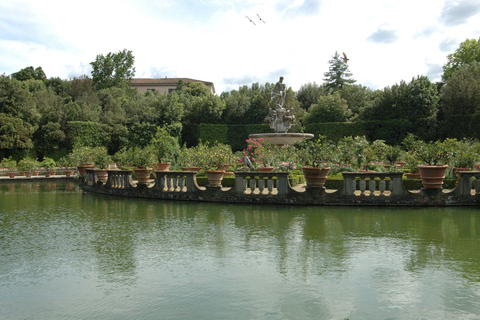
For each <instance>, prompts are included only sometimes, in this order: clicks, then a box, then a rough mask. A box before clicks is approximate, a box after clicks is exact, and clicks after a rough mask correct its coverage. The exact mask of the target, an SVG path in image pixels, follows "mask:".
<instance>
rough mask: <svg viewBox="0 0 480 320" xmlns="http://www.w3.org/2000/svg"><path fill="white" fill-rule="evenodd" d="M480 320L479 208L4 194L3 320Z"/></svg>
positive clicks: (5, 189)
mask: <svg viewBox="0 0 480 320" xmlns="http://www.w3.org/2000/svg"><path fill="white" fill-rule="evenodd" d="M346 318H348V319H350V320H354V319H480V210H479V209H477V208H415V209H406V208H385V207H375V208H361V207H355V208H351V207H333V208H332V207H310V206H265V205H261V206H260V205H258V206H256V205H244V204H209V203H189V202H168V201H155V200H141V199H125V198H117V197H109V196H101V195H95V194H88V193H83V192H82V191H81V190H80V189H79V188H78V186H77V185H75V184H74V183H59V182H57V183H50V182H40V183H38V182H37V183H17V182H15V183H0V319H1V320H4V319H5V320H7V319H8V320H10V319H341V320H343V319H346Z"/></svg>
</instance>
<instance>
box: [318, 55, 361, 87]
mask: <svg viewBox="0 0 480 320" xmlns="http://www.w3.org/2000/svg"><path fill="white" fill-rule="evenodd" d="M328 63H329V64H330V67H329V69H328V72H325V73H324V76H325V78H324V79H323V80H324V81H325V86H326V87H327V88H328V89H329V90H330V91H331V92H335V91H337V90H340V89H342V88H343V87H344V86H345V85H347V84H353V83H355V82H356V81H355V80H353V79H349V78H350V77H351V76H352V74H351V73H350V71H349V70H348V65H347V63H346V62H345V61H344V60H343V59H342V58H341V57H340V55H339V54H338V52H335V54H334V55H333V57H332V60H330V61H328Z"/></svg>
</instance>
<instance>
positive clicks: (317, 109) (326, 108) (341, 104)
mask: <svg viewBox="0 0 480 320" xmlns="http://www.w3.org/2000/svg"><path fill="white" fill-rule="evenodd" d="M351 114H352V112H351V111H350V110H349V109H348V105H347V102H346V101H345V100H344V99H342V98H341V97H340V94H339V93H338V92H334V93H333V94H329V95H327V96H321V97H319V98H318V100H317V102H316V103H315V104H313V105H312V106H311V107H310V109H309V110H308V113H307V115H306V116H305V124H308V123H315V122H345V121H347V119H348V118H349V117H350V115H351Z"/></svg>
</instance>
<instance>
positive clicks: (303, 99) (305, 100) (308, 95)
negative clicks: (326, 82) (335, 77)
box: [296, 82, 328, 111]
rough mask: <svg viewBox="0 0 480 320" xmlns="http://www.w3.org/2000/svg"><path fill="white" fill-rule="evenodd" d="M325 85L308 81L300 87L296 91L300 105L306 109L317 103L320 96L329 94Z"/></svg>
mask: <svg viewBox="0 0 480 320" xmlns="http://www.w3.org/2000/svg"><path fill="white" fill-rule="evenodd" d="M327 93H328V92H326V90H325V87H324V86H319V85H318V84H317V83H315V82H314V83H307V84H304V85H302V86H301V87H300V89H299V90H298V91H297V92H296V99H297V100H298V102H300V107H301V108H302V109H304V110H306V111H308V109H309V108H310V106H311V105H312V104H315V103H317V101H318V98H320V97H321V96H325V95H327Z"/></svg>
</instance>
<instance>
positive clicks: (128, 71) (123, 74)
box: [90, 49, 135, 90]
mask: <svg viewBox="0 0 480 320" xmlns="http://www.w3.org/2000/svg"><path fill="white" fill-rule="evenodd" d="M134 62H135V57H134V56H133V54H132V51H130V50H127V49H123V51H119V52H117V53H111V52H109V53H108V54H107V55H106V56H104V55H103V54H99V55H97V58H96V59H95V61H93V62H90V65H91V66H92V69H93V70H92V80H93V83H94V84H95V88H96V89H97V90H101V89H106V88H111V87H117V88H128V87H129V81H130V80H131V79H132V77H133V76H134V75H135V67H134Z"/></svg>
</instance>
